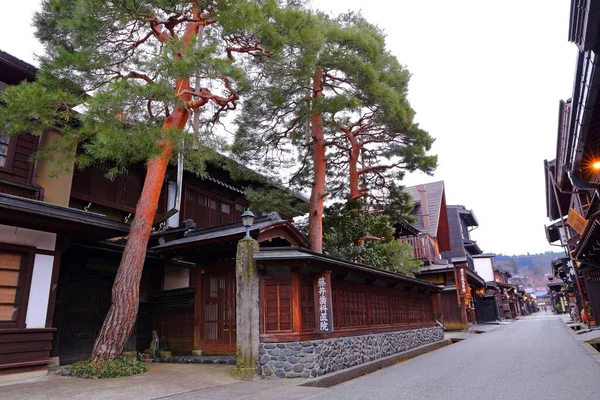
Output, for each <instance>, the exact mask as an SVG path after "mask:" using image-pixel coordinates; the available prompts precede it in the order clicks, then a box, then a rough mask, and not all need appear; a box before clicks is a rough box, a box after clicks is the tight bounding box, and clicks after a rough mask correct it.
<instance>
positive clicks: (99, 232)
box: [0, 193, 129, 240]
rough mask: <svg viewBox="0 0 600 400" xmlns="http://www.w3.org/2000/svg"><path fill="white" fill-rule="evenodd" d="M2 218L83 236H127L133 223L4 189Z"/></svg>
mask: <svg viewBox="0 0 600 400" xmlns="http://www.w3.org/2000/svg"><path fill="white" fill-rule="evenodd" d="M0 221H1V222H2V224H4V225H10V226H15V227H19V228H27V229H34V230H37V231H42V232H52V233H64V234H69V235H70V236H76V237H78V238H80V239H90V240H98V239H108V238H113V237H117V236H125V235H127V234H128V233H129V225H128V224H125V223H123V222H119V221H113V220H111V219H109V218H107V217H106V216H105V215H103V214H97V213H93V212H89V211H84V210H79V209H76V208H70V207H64V206H59V205H56V204H51V203H46V202H43V201H38V200H32V199H27V198H24V197H19V196H13V195H10V194H4V193H0Z"/></svg>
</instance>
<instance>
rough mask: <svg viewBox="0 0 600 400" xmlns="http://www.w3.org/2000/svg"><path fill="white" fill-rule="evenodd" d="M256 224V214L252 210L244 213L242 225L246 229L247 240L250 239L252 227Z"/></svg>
mask: <svg viewBox="0 0 600 400" xmlns="http://www.w3.org/2000/svg"><path fill="white" fill-rule="evenodd" d="M253 223H254V213H253V212H252V211H250V210H246V211H244V212H243V213H242V225H243V226H245V227H246V236H244V239H245V238H249V237H250V227H251V226H252V224H253Z"/></svg>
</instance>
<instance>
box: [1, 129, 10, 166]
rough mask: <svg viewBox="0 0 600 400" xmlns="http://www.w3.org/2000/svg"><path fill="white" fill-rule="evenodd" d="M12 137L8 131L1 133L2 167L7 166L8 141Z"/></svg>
mask: <svg viewBox="0 0 600 400" xmlns="http://www.w3.org/2000/svg"><path fill="white" fill-rule="evenodd" d="M9 140H10V138H9V137H8V135H7V134H6V133H0V167H5V166H6V164H7V161H8V142H9Z"/></svg>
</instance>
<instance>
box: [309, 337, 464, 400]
mask: <svg viewBox="0 0 600 400" xmlns="http://www.w3.org/2000/svg"><path fill="white" fill-rule="evenodd" d="M450 344H452V341H451V340H450V339H444V340H440V341H437V342H433V343H429V344H426V345H423V346H419V347H416V348H414V349H411V350H407V351H404V352H402V353H397V354H394V355H391V356H388V357H384V358H380V359H378V360H375V361H371V362H368V363H365V364H360V365H357V366H355V367H351V368H346V369H343V370H340V371H336V372H331V373H328V374H327V375H324V376H322V377H319V378H313V379H311V380H310V381H308V382H306V383H303V384H300V385H298V386H307V387H320V388H328V387H331V386H335V385H339V384H340V383H344V382H346V381H349V380H351V379H355V378H358V377H361V376H363V375H366V374H370V373H372V372H376V371H378V370H380V369H382V368H386V367H391V366H392V365H395V364H397V363H398V362H401V361H404V360H407V359H409V358H414V357H417V356H420V355H423V354H425V353H429V352H431V351H434V350H437V349H440V348H442V347H445V346H448V345H450Z"/></svg>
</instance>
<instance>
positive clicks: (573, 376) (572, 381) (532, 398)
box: [307, 313, 600, 400]
mask: <svg viewBox="0 0 600 400" xmlns="http://www.w3.org/2000/svg"><path fill="white" fill-rule="evenodd" d="M567 329H568V328H566V327H565V325H564V323H563V322H562V321H561V320H560V319H559V317H558V316H555V315H552V314H550V313H546V314H545V313H539V314H537V315H534V316H530V317H526V318H523V319H521V320H519V321H517V322H514V323H512V324H509V325H502V326H498V328H497V329H494V330H492V331H489V332H486V333H484V334H480V335H476V336H475V335H473V336H474V337H470V338H469V339H467V340H464V341H462V342H458V343H456V344H453V345H451V346H447V347H445V348H442V349H440V350H437V351H434V352H431V353H428V354H425V355H422V356H419V357H417V358H414V359H412V360H408V361H406V362H403V363H401V364H398V365H395V366H393V367H389V368H386V369H384V370H381V371H378V372H376V373H373V374H370V375H366V376H363V377H361V378H358V379H354V380H352V381H349V382H346V383H344V384H342V385H339V386H336V387H333V388H331V389H328V390H325V391H323V392H320V393H318V394H315V395H313V396H309V397H307V398H310V399H328V400H331V399H344V400H352V399H357V400H358V399H360V400H365V399H385V400H391V399H398V400H400V399H411V400H413V399H418V400H426V399H443V400H452V399H460V400H469V399H486V400H487V399H490V400H493V399H502V400H507V399H527V400H538V399H539V400H548V399H569V400H584V399H590V400H596V399H600V364H599V363H597V362H596V361H595V360H594V359H593V358H592V357H591V356H590V355H589V353H588V352H586V350H585V349H584V348H583V347H582V345H581V344H580V343H579V342H577V341H576V340H575V339H574V338H573V337H572V336H571V333H569V331H568V330H567Z"/></svg>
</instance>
